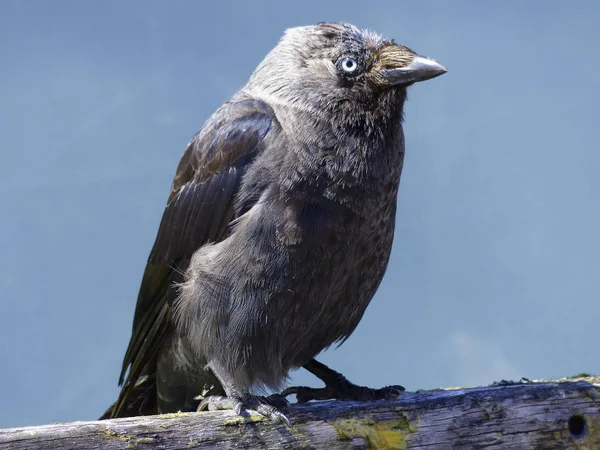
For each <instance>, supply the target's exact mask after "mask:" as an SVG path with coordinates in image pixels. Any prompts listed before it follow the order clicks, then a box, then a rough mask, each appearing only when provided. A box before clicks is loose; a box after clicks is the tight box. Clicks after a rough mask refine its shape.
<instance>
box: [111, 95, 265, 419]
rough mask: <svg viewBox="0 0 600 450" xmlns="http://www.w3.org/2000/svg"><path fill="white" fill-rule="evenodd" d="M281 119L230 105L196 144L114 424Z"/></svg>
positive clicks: (128, 358)
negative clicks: (187, 274)
mask: <svg viewBox="0 0 600 450" xmlns="http://www.w3.org/2000/svg"><path fill="white" fill-rule="evenodd" d="M275 120H276V119H275V118H274V114H273V111H272V109H271V108H270V107H269V106H268V105H267V104H266V103H263V102H260V101H257V100H244V101H239V102H232V103H227V104H225V105H224V106H223V107H222V108H221V109H220V110H219V111H218V112H217V113H216V114H215V115H214V116H213V118H211V119H210V120H209V121H208V122H207V124H206V125H205V126H204V128H203V129H202V130H201V131H200V132H199V133H198V134H197V135H196V136H194V138H192V140H191V141H190V143H189V144H188V147H187V149H186V151H185V153H184V155H183V157H182V158H181V161H180V163H179V166H178V167H177V172H176V175H175V179H174V181H173V185H172V188H171V193H170V195H169V199H168V202H167V206H166V208H165V211H164V214H163V217H162V220H161V223H160V227H159V230H158V234H157V236H156V241H155V243H154V247H153V248H152V251H151V253H150V256H149V258H148V264H147V266H146V269H145V271H144V276H143V278H142V283H141V287H140V291H139V294H138V300H137V305H136V310H135V315H134V320H133V330H132V335H131V340H130V342H129V346H128V348H127V351H126V353H125V358H124V360H123V368H122V371H121V375H120V378H119V384H120V385H123V389H122V390H121V394H120V396H119V399H118V400H117V403H116V406H115V408H113V414H112V416H113V417H117V416H118V415H119V411H120V410H121V409H122V408H123V407H124V405H126V404H127V403H131V400H130V399H129V396H130V395H131V394H132V392H133V391H134V389H135V386H136V383H137V382H138V379H140V377H141V376H142V375H144V376H146V375H149V374H148V373H146V372H148V371H150V372H151V371H152V370H154V369H149V370H148V369H147V367H148V366H149V365H151V364H152V363H153V361H155V358H156V354H157V352H158V351H159V349H160V347H161V344H162V341H163V339H164V336H165V334H166V332H167V330H168V327H169V323H170V321H171V303H172V301H173V300H174V298H175V296H176V292H175V289H173V288H172V284H173V283H174V282H178V281H181V277H182V272H183V271H184V270H185V269H186V268H187V264H188V262H189V259H190V258H191V256H192V255H193V254H194V252H195V251H196V250H197V249H198V248H200V247H201V246H202V245H204V244H206V243H207V242H211V241H212V242H214V241H219V240H220V239H221V238H222V235H223V232H224V231H225V230H226V229H227V228H228V226H229V224H230V222H231V220H233V219H234V218H235V217H234V205H233V202H234V198H235V195H236V193H237V191H238V189H239V186H240V181H241V178H242V176H243V174H244V173H245V170H246V168H247V167H248V165H249V164H250V163H251V162H252V160H253V158H254V157H255V156H256V155H257V154H258V153H260V152H261V151H262V149H263V147H264V138H265V136H266V135H267V133H268V132H269V130H271V128H272V125H273V123H274V121H275ZM150 367H151V366H150ZM126 374H127V377H125V375H126ZM150 375H152V374H151V373H150Z"/></svg>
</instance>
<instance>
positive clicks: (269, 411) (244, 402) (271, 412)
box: [198, 394, 292, 427]
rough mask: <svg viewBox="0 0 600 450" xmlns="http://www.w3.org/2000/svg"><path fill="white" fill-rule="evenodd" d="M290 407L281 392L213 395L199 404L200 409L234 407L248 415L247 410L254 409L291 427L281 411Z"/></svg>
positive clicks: (242, 414)
mask: <svg viewBox="0 0 600 450" xmlns="http://www.w3.org/2000/svg"><path fill="white" fill-rule="evenodd" d="M288 407H289V402H288V401H287V400H286V399H285V397H283V396H281V395H279V394H273V395H270V396H268V397H263V396H260V395H250V394H248V395H245V396H243V397H222V396H219V395H212V396H210V397H206V398H205V399H204V400H202V402H201V403H200V405H198V411H205V410H209V411H217V410H223V409H232V410H233V411H235V413H236V414H238V415H240V416H248V413H247V412H246V410H248V409H253V410H255V411H257V412H258V413H259V414H262V415H263V416H265V417H268V418H269V419H271V420H272V421H274V422H282V423H284V424H285V425H287V426H288V427H291V426H292V424H291V422H290V420H289V419H288V418H287V417H286V416H285V414H283V413H282V412H281V410H282V409H283V410H285V409H287V408H288Z"/></svg>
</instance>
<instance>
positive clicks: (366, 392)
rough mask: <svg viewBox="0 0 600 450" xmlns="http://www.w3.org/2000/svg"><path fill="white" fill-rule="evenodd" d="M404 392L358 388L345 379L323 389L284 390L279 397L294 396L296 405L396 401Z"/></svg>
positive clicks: (391, 387) (299, 388) (397, 388)
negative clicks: (318, 401) (313, 402)
mask: <svg viewBox="0 0 600 450" xmlns="http://www.w3.org/2000/svg"><path fill="white" fill-rule="evenodd" d="M403 391H404V387H402V386H397V385H396V386H386V387H383V388H381V389H373V388H369V387H366V386H358V385H356V384H354V383H351V382H349V381H348V380H347V379H346V378H342V379H340V380H337V381H336V382H335V383H332V384H329V385H326V386H325V387H324V388H310V387H306V386H295V387H290V388H287V389H286V390H284V391H283V392H282V393H281V395H282V396H283V397H287V396H288V395H292V394H296V400H297V401H298V403H306V402H309V401H311V400H353V401H363V402H364V401H372V400H396V399H397V398H398V396H399V395H400V393H402V392H403Z"/></svg>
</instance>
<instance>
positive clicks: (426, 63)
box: [411, 55, 448, 78]
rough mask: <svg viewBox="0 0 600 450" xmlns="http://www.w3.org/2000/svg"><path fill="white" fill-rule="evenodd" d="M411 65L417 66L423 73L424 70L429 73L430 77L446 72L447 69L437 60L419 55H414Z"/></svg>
mask: <svg viewBox="0 0 600 450" xmlns="http://www.w3.org/2000/svg"><path fill="white" fill-rule="evenodd" d="M411 66H413V67H415V68H417V69H418V70H422V71H423V73H425V72H426V73H427V74H429V75H430V78H433V77H437V76H439V75H443V74H445V73H446V72H448V69H447V68H446V67H445V66H443V65H441V64H440V63H439V62H437V61H435V60H433V59H431V58H426V57H424V56H420V55H417V56H415V58H414V59H413V62H412V63H411Z"/></svg>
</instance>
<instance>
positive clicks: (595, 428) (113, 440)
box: [0, 377, 600, 450]
mask: <svg viewBox="0 0 600 450" xmlns="http://www.w3.org/2000/svg"><path fill="white" fill-rule="evenodd" d="M289 417H290V418H291V420H292V422H293V424H294V427H293V429H288V428H286V427H285V426H284V425H274V424H272V423H271V422H270V421H269V420H266V419H263V418H262V417H261V416H258V415H251V416H249V417H245V418H243V417H239V416H235V415H234V414H233V413H232V412H231V411H223V412H203V413H187V414H183V413H180V414H166V415H162V416H151V417H137V418H130V419H116V420H106V421H99V422H73V423H64V424H52V425H43V426H36V427H25V428H12V429H5V430H0V449H14V450H18V449H47V450H50V449H54V448H68V449H97V448H102V449H127V448H129V449H179V448H201V449H230V448H242V449H243V448H249V449H260V448H269V449H276V448H277V449H304V448H323V449H347V448H352V449H359V448H380V449H428V450H432V449H447V448H465V449H476V448H486V449H505V448H507V449H570V448H579V449H600V377H584V378H578V379H570V380H559V381H553V382H528V383H514V384H510V383H509V384H500V385H495V386H490V387H482V388H473V389H444V390H438V391H426V392H418V393H406V394H403V395H402V396H401V398H400V399H398V400H397V401H395V402H385V401H381V402H373V403H358V402H321V403H314V404H309V405H296V406H295V407H294V408H293V410H292V411H291V412H290V414H289Z"/></svg>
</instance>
